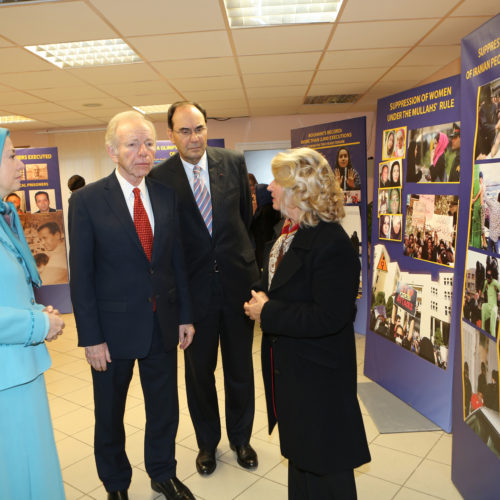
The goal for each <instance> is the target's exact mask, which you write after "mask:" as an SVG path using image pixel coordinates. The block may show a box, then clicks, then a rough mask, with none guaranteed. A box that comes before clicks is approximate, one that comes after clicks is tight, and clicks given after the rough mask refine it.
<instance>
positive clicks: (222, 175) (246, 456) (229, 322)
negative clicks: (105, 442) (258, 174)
mask: <svg viewBox="0 0 500 500" xmlns="http://www.w3.org/2000/svg"><path fill="white" fill-rule="evenodd" d="M168 137H169V139H170V140H171V141H172V142H173V143H175V145H176V147H177V149H178V153H177V154H176V155H174V156H173V157H171V158H169V159H168V160H166V161H165V162H163V163H162V164H160V165H158V166H157V167H156V168H153V170H152V171H151V174H150V176H151V177H153V178H154V179H156V180H159V181H161V182H163V183H165V184H166V185H168V186H170V187H172V188H174V189H175V191H176V192H177V195H178V198H179V214H180V221H181V235H182V243H183V247H184V252H185V260H186V267H187V271H188V278H189V288H190V292H191V298H192V302H193V317H194V326H195V329H196V340H195V341H193V343H192V344H191V345H190V346H189V347H188V349H186V351H185V362H186V390H187V397H188V404H189V411H190V414H191V419H192V421H193V425H194V428H195V431H196V438H197V442H198V447H199V453H198V456H197V459H196V468H197V470H198V472H199V473H200V474H202V475H209V474H211V473H212V472H213V471H214V470H215V468H216V464H217V463H216V448H217V445H218V443H219V441H220V438H221V424H220V415H219V408H218V403H217V391H216V387H215V376H214V372H215V368H216V365H217V350H218V347H219V343H220V348H221V353H222V363H223V369H224V388H225V397H226V403H225V407H226V412H225V414H226V429H227V435H228V438H229V442H230V445H231V448H232V449H233V450H235V451H236V457H237V461H238V463H239V464H240V465H241V466H242V467H245V468H248V469H253V468H255V467H257V454H256V452H255V450H254V449H253V448H252V447H251V446H250V436H251V434H252V425H253V418H254V407H255V396H254V380H253V367H252V341H253V322H251V321H248V318H246V316H245V314H244V313H243V308H242V304H243V302H244V301H245V300H246V299H247V296H248V290H249V289H250V286H251V284H252V283H253V282H254V281H256V280H257V279H258V269H257V265H256V262H255V254H254V251H253V248H252V245H251V242H250V237H249V234H248V229H249V226H250V222H251V218H252V197H251V194H250V187H249V184H248V175H247V169H246V165H245V160H244V157H243V155H242V154H241V153H238V152H236V151H230V150H227V149H221V148H213V147H207V114H206V111H205V110H204V109H203V108H202V107H201V106H200V105H199V104H196V103H193V102H186V101H182V102H177V103H175V104H172V106H170V109H169V111H168Z"/></svg>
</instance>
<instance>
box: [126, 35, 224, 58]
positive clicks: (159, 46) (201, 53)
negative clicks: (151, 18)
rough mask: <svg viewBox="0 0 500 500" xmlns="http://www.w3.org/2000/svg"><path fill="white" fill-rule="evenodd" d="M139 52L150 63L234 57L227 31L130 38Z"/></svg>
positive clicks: (131, 43)
mask: <svg viewBox="0 0 500 500" xmlns="http://www.w3.org/2000/svg"><path fill="white" fill-rule="evenodd" d="M128 41H129V42H130V45H132V46H133V47H134V48H135V49H136V50H137V52H138V53H139V54H140V55H141V56H143V57H145V58H146V59H147V60H149V61H165V60H167V59H168V60H178V59H196V58H200V57H213V56H214V54H215V55H217V56H218V57H226V56H232V55H233V54H232V51H231V46H230V44H229V39H228V37H227V33H226V32H225V31H210V32H206V33H183V34H180V35H158V36H143V37H138V38H130V39H129V40H128Z"/></svg>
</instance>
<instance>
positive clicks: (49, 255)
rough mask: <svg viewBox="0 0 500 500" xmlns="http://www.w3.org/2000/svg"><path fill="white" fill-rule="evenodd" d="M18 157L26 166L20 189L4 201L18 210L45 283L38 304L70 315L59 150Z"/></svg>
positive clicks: (34, 150)
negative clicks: (42, 303) (41, 303)
mask: <svg viewBox="0 0 500 500" xmlns="http://www.w3.org/2000/svg"><path fill="white" fill-rule="evenodd" d="M16 155H17V157H18V158H19V159H20V160H21V161H22V162H23V163H24V165H25V167H24V171H23V177H22V181H21V186H20V188H19V189H18V190H17V191H14V192H12V193H9V194H8V195H7V196H6V198H5V201H10V202H12V203H13V204H14V206H15V207H16V209H17V213H18V214H19V218H20V219H21V223H22V225H23V228H24V235H25V237H26V241H27V242H28V245H29V247H30V249H31V252H32V254H33V256H34V258H35V262H36V265H37V268H38V272H39V273H40V277H41V279H42V287H41V288H40V289H37V290H36V291H35V293H36V295H37V300H39V301H40V302H44V303H51V304H52V305H54V307H57V308H58V309H60V310H61V312H71V310H72V308H71V303H70V301H69V274H68V261H67V249H66V235H65V229H64V217H63V212H62V199H61V184H60V178H59V160H58V154H57V148H23V149H16ZM55 285H62V286H59V287H56V286H55ZM65 294H66V295H67V297H65ZM41 296H43V300H42V299H41V298H40V297H41Z"/></svg>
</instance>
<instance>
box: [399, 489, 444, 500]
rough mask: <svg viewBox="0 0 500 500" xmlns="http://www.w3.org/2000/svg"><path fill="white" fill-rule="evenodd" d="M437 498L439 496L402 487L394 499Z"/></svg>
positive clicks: (427, 499)
mask: <svg viewBox="0 0 500 500" xmlns="http://www.w3.org/2000/svg"><path fill="white" fill-rule="evenodd" d="M437 498H440V497H436V496H434V495H427V493H422V492H420V491H415V490H412V489H410V488H405V487H403V488H401V489H400V490H399V491H398V493H397V495H396V496H395V497H394V500H436V499H437Z"/></svg>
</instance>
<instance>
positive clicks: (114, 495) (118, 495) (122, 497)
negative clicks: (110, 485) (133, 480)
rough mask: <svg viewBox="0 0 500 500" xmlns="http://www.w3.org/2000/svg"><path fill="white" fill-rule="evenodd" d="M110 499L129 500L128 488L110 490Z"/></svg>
mask: <svg viewBox="0 0 500 500" xmlns="http://www.w3.org/2000/svg"><path fill="white" fill-rule="evenodd" d="M108 500H128V493H127V490H121V491H108Z"/></svg>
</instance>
